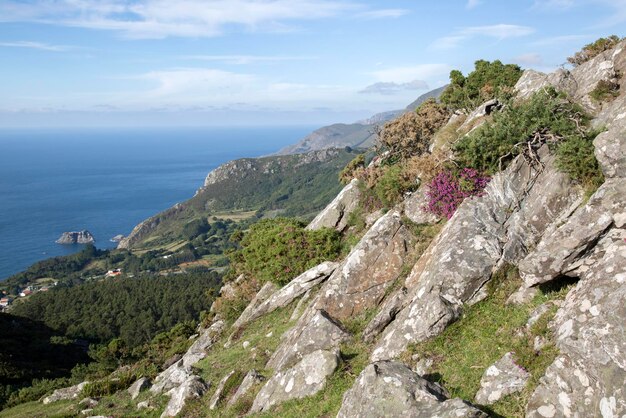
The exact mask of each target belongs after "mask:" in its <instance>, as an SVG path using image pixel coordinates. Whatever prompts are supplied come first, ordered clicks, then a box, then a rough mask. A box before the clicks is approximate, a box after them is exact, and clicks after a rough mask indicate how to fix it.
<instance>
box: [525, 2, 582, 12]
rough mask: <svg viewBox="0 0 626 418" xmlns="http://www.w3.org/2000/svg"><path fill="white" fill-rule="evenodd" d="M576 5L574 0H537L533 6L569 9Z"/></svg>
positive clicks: (549, 8)
mask: <svg viewBox="0 0 626 418" xmlns="http://www.w3.org/2000/svg"><path fill="white" fill-rule="evenodd" d="M572 6H574V0H535V3H534V4H533V8H535V9H548V10H567V9H570V8H572Z"/></svg>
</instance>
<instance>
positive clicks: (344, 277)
mask: <svg viewBox="0 0 626 418" xmlns="http://www.w3.org/2000/svg"><path fill="white" fill-rule="evenodd" d="M411 239H412V237H411V234H410V232H409V230H408V229H407V228H406V227H405V226H404V225H403V224H402V219H401V216H400V212H398V211H396V210H393V211H390V212H388V213H387V214H386V215H384V216H383V217H381V218H380V219H379V220H378V221H376V223H375V224H374V225H373V226H372V227H371V228H370V229H369V230H368V231H367V233H366V234H365V236H363V238H362V239H361V241H360V242H359V243H358V244H357V245H356V246H355V247H354V249H353V250H352V251H351V252H350V254H349V255H348V257H347V258H346V260H345V261H344V263H343V264H342V265H341V266H340V267H338V268H337V270H335V272H334V273H333V274H332V275H331V276H330V278H329V279H328V282H326V284H325V285H324V287H323V288H322V289H321V296H320V298H319V300H318V301H317V303H316V305H315V307H316V308H317V309H323V310H325V311H326V312H328V313H329V315H330V316H332V317H333V318H336V319H339V320H343V319H346V318H350V317H353V316H354V315H358V314H360V313H362V312H364V311H365V310H366V309H368V308H373V307H375V306H377V305H378V304H379V303H380V301H381V300H382V298H383V296H384V295H385V291H386V290H387V288H388V287H389V286H390V285H391V284H392V283H393V281H394V280H396V279H397V278H398V276H399V274H400V272H401V270H402V265H403V263H404V259H405V257H406V255H407V253H408V251H409V246H410V242H411Z"/></svg>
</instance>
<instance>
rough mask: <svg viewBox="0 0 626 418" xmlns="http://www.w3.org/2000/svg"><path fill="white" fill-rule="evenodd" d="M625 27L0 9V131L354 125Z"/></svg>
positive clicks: (384, 13) (439, 4) (126, 8)
mask: <svg viewBox="0 0 626 418" xmlns="http://www.w3.org/2000/svg"><path fill="white" fill-rule="evenodd" d="M625 28H626V0H528V1H509V0H507V1H504V0H498V1H496V0H453V1H417V0H413V1H409V0H387V1H365V0H362V1H360V0H342V1H328V0H177V1H172V0H100V1H95V0H1V1H0V63H1V65H0V97H1V100H0V127H13V126H32V127H38V126H98V125H102V126H118V125H119V126H127V125H137V126H142V125H154V126H162V125H171V126H178V125H233V124H238V125H259V124H272V125H288V124H289V125H291V124H316V125H317V124H327V123H333V122H352V121H354V120H357V119H360V118H364V117H368V116H370V115H372V114H374V113H376V112H380V111H386V110H393V109H397V108H402V107H404V106H406V105H407V104H408V103H410V102H411V101H413V100H414V99H415V98H416V97H417V96H419V95H420V94H422V93H424V92H426V91H428V90H430V89H433V88H435V87H438V86H440V85H443V84H445V83H446V80H447V77H448V74H449V71H450V70H451V69H453V68H458V69H461V70H462V71H463V72H467V71H470V70H471V68H472V66H473V62H474V61H475V60H477V59H488V60H493V59H500V60H502V61H503V62H506V63H509V62H513V63H517V64H519V65H521V66H522V67H524V68H534V69H538V70H541V71H551V70H553V69H555V68H557V67H558V66H559V65H562V64H563V63H564V62H565V60H566V57H567V56H568V55H571V54H572V53H573V52H575V51H576V50H578V49H580V47H581V46H582V45H584V44H585V43H588V42H590V41H593V40H594V39H596V38H598V37H600V36H606V35H609V34H617V35H620V36H624V35H626V33H625V32H626V31H625V30H624V29H625Z"/></svg>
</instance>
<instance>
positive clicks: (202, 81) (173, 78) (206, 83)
mask: <svg viewBox="0 0 626 418" xmlns="http://www.w3.org/2000/svg"><path fill="white" fill-rule="evenodd" d="M134 78H136V79H140V80H146V81H148V82H152V83H156V87H155V88H153V89H152V90H150V91H149V92H148V93H147V95H148V96H151V97H159V98H166V97H171V98H178V97H180V96H183V95H184V96H189V97H190V98H203V97H204V96H205V95H206V94H211V95H212V99H216V98H220V97H221V98H224V97H230V96H232V95H233V94H235V93H237V92H241V91H242V90H244V89H245V87H246V86H248V85H250V84H251V83H252V82H253V81H254V80H255V77H254V76H253V75H250V74H237V73H232V72H228V71H222V70H215V69H206V68H176V69H171V70H160V71H151V72H148V73H146V74H143V75H140V76H138V77H134Z"/></svg>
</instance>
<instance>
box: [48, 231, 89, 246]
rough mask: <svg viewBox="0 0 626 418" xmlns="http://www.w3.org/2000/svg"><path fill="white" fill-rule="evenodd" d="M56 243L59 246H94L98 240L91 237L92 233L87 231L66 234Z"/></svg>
mask: <svg viewBox="0 0 626 418" xmlns="http://www.w3.org/2000/svg"><path fill="white" fill-rule="evenodd" d="M55 242H56V243H57V244H93V243H94V242H96V240H95V239H94V237H93V235H91V232H89V231H87V230H86V229H85V230H82V231H71V232H64V233H63V234H61V236H60V237H59V239H58V240H56V241H55Z"/></svg>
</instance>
